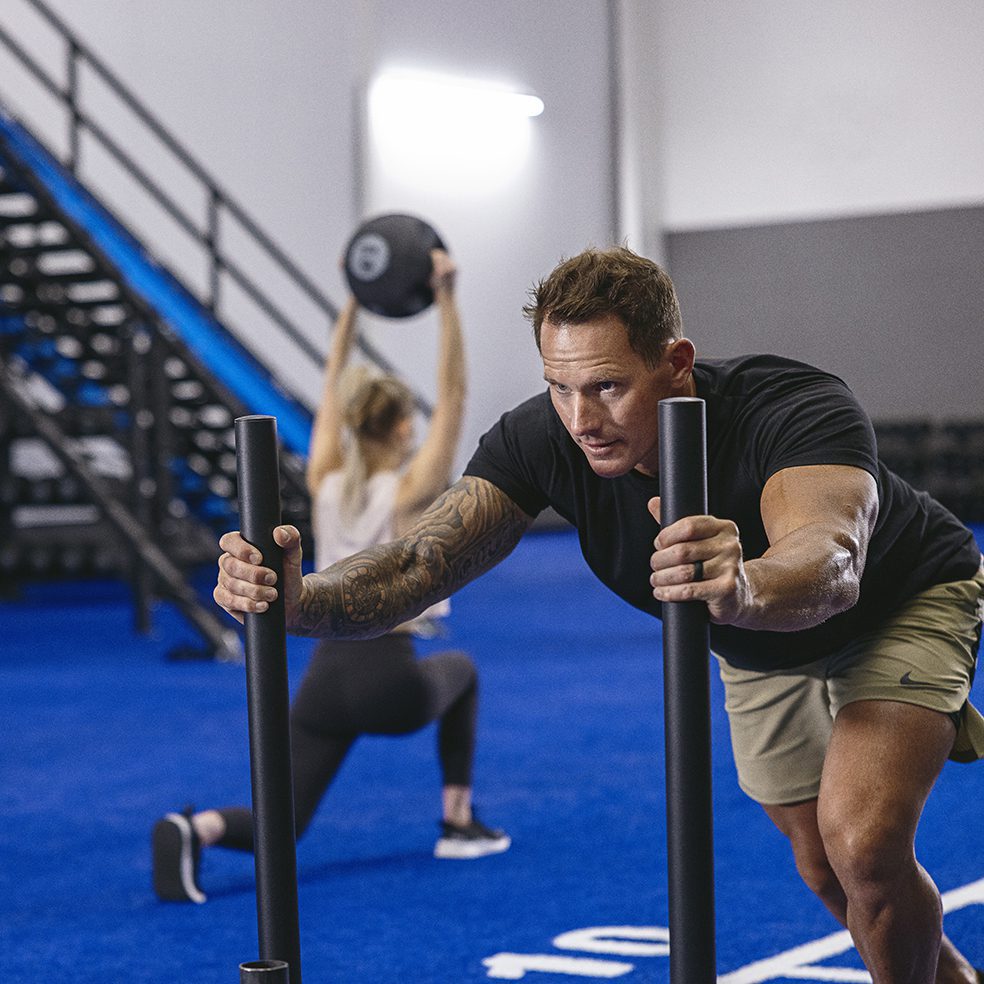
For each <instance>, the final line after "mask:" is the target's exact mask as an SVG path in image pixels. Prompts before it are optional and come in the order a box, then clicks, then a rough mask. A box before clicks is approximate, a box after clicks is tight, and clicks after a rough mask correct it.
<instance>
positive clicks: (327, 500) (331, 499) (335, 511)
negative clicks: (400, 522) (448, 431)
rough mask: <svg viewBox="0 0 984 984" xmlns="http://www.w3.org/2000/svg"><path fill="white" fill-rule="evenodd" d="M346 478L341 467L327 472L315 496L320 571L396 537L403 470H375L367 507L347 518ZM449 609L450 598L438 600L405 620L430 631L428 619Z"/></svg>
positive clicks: (424, 631) (316, 559) (316, 556)
mask: <svg viewBox="0 0 984 984" xmlns="http://www.w3.org/2000/svg"><path fill="white" fill-rule="evenodd" d="M343 478H344V473H343V472H342V471H331V472H328V474H327V475H325V477H324V478H323V479H322V480H321V485H320V486H318V492H317V495H315V497H314V515H313V517H312V519H313V521H314V522H313V525H314V565H315V567H316V568H317V569H318V570H319V571H320V570H323V569H324V568H326V567H330V566H331V565H332V564H334V563H337V562H338V561H339V560H344V559H345V558H346V557H351V556H352V554H354V553H358V552H359V551H360V550H366V549H367V548H368V547H375V546H377V545H378V544H380V543H388V542H389V541H390V540H393V539H394V533H393V512H394V509H395V508H396V493H397V491H398V490H399V487H400V479H401V478H402V475H401V474H400V472H397V471H381V472H376V474H375V475H373V476H372V477H371V478H370V479H369V481H368V483H367V484H366V505H365V508H364V509H363V510H362V511H361V512H360V513H359V514H358V515H357V516H355V517H352V518H346V519H344V520H343V519H342V482H343ZM450 611H451V603H450V601H448V600H447V599H445V600H444V601H439V602H437V604H436V605H431V607H430V608H428V609H427V610H426V611H425V612H422V613H421V614H420V615H418V616H417V617H416V618H415V619H413V620H412V621H411V622H408V623H406V627H407V628H411V629H413V630H414V631H418V632H419V634H421V635H428V634H431V632H430V631H429V630H428V628H427V626H426V624H425V623H426V622H427V621H429V620H432V619H435V618H441V617H443V616H445V615H447V614H448V613H449V612H450Z"/></svg>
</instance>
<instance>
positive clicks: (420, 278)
mask: <svg viewBox="0 0 984 984" xmlns="http://www.w3.org/2000/svg"><path fill="white" fill-rule="evenodd" d="M446 248H447V247H446V246H445V245H444V243H443V242H442V240H441V237H440V236H439V235H438V234H437V232H436V231H435V230H434V228H433V227H432V226H431V225H429V224H428V223H426V222H424V220H423V219H418V218H417V217H416V216H414V215H402V214H398V213H393V214H389V215H379V216H377V217H376V218H373V219H369V220H367V221H366V222H364V223H363V224H362V225H361V226H359V228H358V229H357V230H356V232H355V235H354V236H352V238H351V239H350V240H349V244H348V246H347V247H346V248H345V279H346V280H347V281H348V285H349V289H350V290H351V291H352V293H353V295H354V296H355V299H356V300H357V301H358V302H359V303H360V304H361V305H362V306H363V307H364V308H366V310H368V311H372V312H373V313H374V314H380V315H382V316H383V317H386V318H408V317H410V316H411V315H414V314H418V313H419V312H420V311H423V310H424V309H425V308H428V307H430V305H431V304H433V302H434V292H433V291H432V290H431V288H430V284H429V281H430V278H431V274H432V272H433V271H432V264H431V258H430V252H431V250H432V249H446Z"/></svg>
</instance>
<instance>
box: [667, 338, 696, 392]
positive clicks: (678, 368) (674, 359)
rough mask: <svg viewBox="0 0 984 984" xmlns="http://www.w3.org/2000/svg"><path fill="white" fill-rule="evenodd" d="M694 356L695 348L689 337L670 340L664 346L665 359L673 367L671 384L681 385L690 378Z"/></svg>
mask: <svg viewBox="0 0 984 984" xmlns="http://www.w3.org/2000/svg"><path fill="white" fill-rule="evenodd" d="M696 357H697V349H696V348H694V343H693V342H692V341H690V339H689V338H677V339H676V340H675V341H672V342H670V344H669V345H668V346H667V348H666V359H667V361H668V362H669V363H670V365H671V366H672V368H673V376H672V379H671V384H672V385H673V386H683V384H684V383H686V381H687V380H688V379H690V374H691V373H692V372H693V369H694V359H695V358H696Z"/></svg>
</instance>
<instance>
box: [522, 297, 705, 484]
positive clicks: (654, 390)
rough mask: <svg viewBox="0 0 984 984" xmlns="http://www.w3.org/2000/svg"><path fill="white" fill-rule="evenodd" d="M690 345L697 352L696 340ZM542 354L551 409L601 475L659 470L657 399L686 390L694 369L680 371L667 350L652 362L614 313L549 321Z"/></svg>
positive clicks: (543, 330)
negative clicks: (633, 345)
mask: <svg viewBox="0 0 984 984" xmlns="http://www.w3.org/2000/svg"><path fill="white" fill-rule="evenodd" d="M674 344H678V343H671V345H670V346H668V349H673V347H674ZM686 345H687V346H690V343H689V342H687V343H686ZM688 352H690V353H691V358H692V346H690V348H689V349H688ZM540 354H541V355H542V357H543V378H544V379H545V380H546V381H547V383H548V384H549V386H550V398H551V400H552V401H553V405H554V409H555V410H556V411H557V413H558V414H559V416H560V419H561V420H562V421H563V423H564V426H565V427H566V428H567V431H568V433H569V434H570V435H571V437H572V438H573V439H574V440H575V441H576V442H577V444H578V446H579V447H580V448H581V450H582V451H583V452H584V455H585V457H586V458H587V459H588V463H589V464H590V465H591V468H592V470H593V471H594V472H595V473H596V474H598V475H601V476H602V477H603V478H616V477H617V476H619V475H624V474H626V473H627V472H629V471H631V470H632V469H633V468H635V469H637V470H638V471H640V472H643V473H644V474H646V475H655V474H657V472H658V466H659V442H658V436H659V429H658V422H657V416H656V407H657V404H658V403H659V401H660V400H663V399H665V398H667V397H670V396H680V395H683V394H684V392H686V391H687V390H686V387H688V386H689V378H690V374H689V370H688V371H686V372H685V373H684V372H681V370H680V368H679V365H676V366H675V365H674V363H673V361H672V360H671V359H670V358H669V357H668V356H667V355H666V354H664V356H663V358H661V359H660V361H659V364H658V365H657V366H656V367H655V368H652V367H650V366H648V365H647V364H646V362H645V360H644V359H643V358H642V356H641V355H639V354H638V353H637V352H635V351H633V349H632V348H630V346H629V336H628V332H627V331H626V329H625V325H624V324H623V323H622V321H621V319H619V318H617V317H616V316H614V315H605V316H603V317H600V318H597V319H595V320H593V321H588V322H584V323H583V324H576V325H568V324H559V325H558V324H554V323H553V322H550V321H544V322H543V325H542V326H541V328H540ZM684 376H685V378H686V382H685V383H684V382H683V380H684Z"/></svg>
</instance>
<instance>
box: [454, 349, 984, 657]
mask: <svg viewBox="0 0 984 984" xmlns="http://www.w3.org/2000/svg"><path fill="white" fill-rule="evenodd" d="M694 378H695V381H696V386H697V395H698V396H699V397H701V398H702V399H704V400H705V401H706V414H707V472H708V474H707V485H708V511H709V512H710V514H711V515H714V516H718V517H721V518H724V519H731V520H734V522H735V523H736V524H737V526H738V529H739V531H740V535H741V542H742V550H743V554H744V557H745V559H746V560H753V559H754V558H756V557H760V556H761V555H762V554H763V553H764V552H765V550H766V549H767V548H768V546H769V543H768V539H767V538H766V535H765V529H764V527H763V525H762V518H761V515H760V512H759V504H760V499H761V495H762V489H763V487H764V486H765V483H766V481H767V480H768V479H769V478H770V476H772V475H773V474H775V473H776V472H778V471H780V470H782V469H783V468H792V467H796V466H801V465H820V464H833V465H852V466H854V467H857V468H863V469H864V470H865V471H867V472H870V473H871V474H872V475H873V476H874V478H875V480H876V482H877V483H878V501H879V512H878V520H877V523H876V524H875V529H874V532H873V534H872V537H871V541H870V543H869V546H868V557H867V563H866V566H865V570H864V575H863V577H862V581H861V594H860V598H859V600H858V603H857V604H856V605H855V606H854V607H853V608H851V609H849V610H848V611H846V612H842V613H841V614H839V615H835V616H834V617H833V618H831V619H829V620H827V621H826V622H824V623H822V624H820V625H818V626H815V627H813V628H810V629H804V630H801V631H798V632H767V631H755V630H749V629H739V628H735V627H733V626H729V625H711V628H710V638H711V648H712V649H713V650H714V651H715V652H716V653H718V654H720V655H721V656H723V657H724V658H725V659H726V660H727V661H728V662H729V663H731V664H733V665H734V666H739V667H746V668H750V669H758V670H769V669H777V668H780V667H789V666H798V665H801V664H803V663H807V662H810V661H811V660H813V659H817V658H819V657H820V656H823V655H826V654H829V653H832V652H836V651H837V650H838V649H839V648H840V647H841V646H843V645H844V644H845V643H846V642H848V641H849V640H850V639H851V638H852V637H854V636H855V635H856V634H857V633H859V632H861V631H864V630H866V629H868V628H870V627H872V626H874V625H877V624H878V623H879V622H880V621H881V620H882V619H884V617H885V616H886V614H887V613H888V612H890V611H891V610H892V609H894V608H896V607H897V606H898V605H899V604H900V603H901V602H903V601H904V600H905V599H907V598H909V597H911V596H912V595H914V594H916V593H917V592H919V591H921V590H923V589H925V588H927V587H930V586H931V585H933V584H939V583H943V582H946V581H955V580H962V579H964V578H969V577H973V575H974V572H975V571H976V570H977V567H978V565H979V563H980V551H979V550H978V548H977V545H976V543H975V541H974V537H973V534H972V533H971V531H970V530H969V529H967V527H965V526H964V525H962V524H961V523H960V522H959V521H958V520H957V519H956V517H955V516H953V515H952V514H951V513H950V512H948V511H947V510H946V509H945V508H944V507H943V506H941V505H940V504H939V503H938V502H936V501H935V500H934V499H932V498H931V497H930V496H929V495H927V494H926V493H925V492H917V491H916V490H914V489H913V488H912V487H911V486H909V485H907V484H906V483H905V482H904V481H903V480H902V479H900V478H899V477H898V476H897V475H895V474H894V473H892V472H890V471H889V470H888V469H887V468H885V466H884V465H883V464H881V463H880V462H879V461H878V456H877V451H876V446H875V436H874V431H873V429H872V427H871V423H870V422H869V420H868V417H867V415H866V414H865V413H864V411H863V410H862V409H861V407H860V406H859V405H858V403H857V401H856V400H855V398H854V396H853V395H852V394H851V392H850V390H849V389H848V387H847V385H846V384H845V383H844V382H843V381H841V380H840V379H838V378H837V377H836V376H832V375H830V374H829V373H826V372H823V371H821V370H819V369H815V368H813V367H811V366H807V365H803V364H802V363H798V362H793V361H790V360H788V359H782V358H779V357H777V356H769V355H753V356H746V357H742V358H737V359H730V360H702V361H700V362H698V363H697V364H696V366H695V367H694ZM465 474H467V475H474V476H476V477H479V478H484V479H486V480H488V481H490V482H492V483H493V484H494V485H496V486H497V487H498V488H500V489H501V490H502V491H503V492H505V493H506V494H507V495H508V496H509V497H510V498H511V499H512V500H513V501H514V502H515V503H516V504H517V505H518V506H520V507H521V508H522V509H523V510H524V511H525V512H526V513H528V514H529V515H531V516H536V515H537V514H538V513H539V512H540V511H541V510H542V509H544V508H545V507H546V506H548V505H549V506H552V507H553V508H554V509H555V510H556V512H557V513H559V514H560V515H561V516H563V517H564V518H565V519H567V520H569V521H570V522H571V523H572V524H573V525H574V526H575V527H576V528H577V530H578V534H579V537H580V542H581V551H582V553H583V554H584V557H585V559H586V560H587V562H588V565H589V566H590V568H591V570H592V571H594V573H595V574H596V575H597V576H598V577H599V578H600V580H601V581H602V582H604V583H605V584H606V585H607V586H608V587H609V588H611V589H612V590H613V591H614V592H615V593H616V594H618V595H620V596H621V597H622V598H624V599H625V600H626V601H627V602H629V603H630V604H632V605H634V606H635V607H636V608H640V609H642V610H643V611H646V612H649V613H650V614H652V615H654V616H656V617H657V618H658V617H659V616H660V609H661V606H660V604H659V602H657V601H656V600H655V599H654V598H653V596H652V589H651V588H650V585H649V575H650V568H649V558H650V556H651V554H652V551H653V539H654V538H655V537H656V534H657V533H658V532H659V526H658V525H657V523H656V522H655V520H653V518H652V516H651V515H650V514H649V512H648V510H647V508H646V504H647V502H648V500H649V499H650V498H651V497H652V496H654V495H658V494H659V480H658V478H651V477H648V476H645V475H641V474H640V473H638V472H635V471H632V472H629V473H628V474H626V475H622V476H620V477H618V478H601V477H599V476H598V475H596V474H595V473H594V472H593V471H592V470H591V466H590V465H589V464H588V461H587V459H586V458H585V455H584V452H583V451H582V450H581V449H580V448H579V447H578V446H577V445H576V444H575V442H574V441H573V440H572V438H571V437H570V435H569V434H568V433H567V431H566V429H565V428H564V425H563V424H562V423H561V421H560V418H559V417H558V416H557V414H556V412H555V411H554V409H553V406H552V405H551V402H550V395H549V393H542V394H540V395H538V396H535V397H533V398H532V399H530V400H527V401H526V402H525V403H523V404H521V405H520V406H518V407H517V408H516V409H514V410H511V411H509V412H508V413H506V414H505V415H504V416H503V417H502V418H501V419H500V420H499V422H498V423H497V424H496V425H495V426H494V427H493V428H492V429H491V430H490V431H488V433H486V434H485V435H484V437H483V438H482V440H481V442H480V443H479V447H478V450H477V451H476V452H475V454H474V456H473V457H472V459H471V461H470V462H469V464H468V467H467V468H466V469H465Z"/></svg>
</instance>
